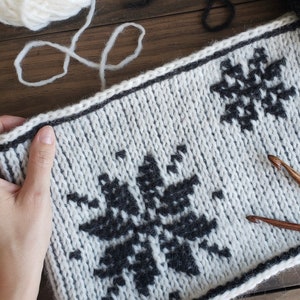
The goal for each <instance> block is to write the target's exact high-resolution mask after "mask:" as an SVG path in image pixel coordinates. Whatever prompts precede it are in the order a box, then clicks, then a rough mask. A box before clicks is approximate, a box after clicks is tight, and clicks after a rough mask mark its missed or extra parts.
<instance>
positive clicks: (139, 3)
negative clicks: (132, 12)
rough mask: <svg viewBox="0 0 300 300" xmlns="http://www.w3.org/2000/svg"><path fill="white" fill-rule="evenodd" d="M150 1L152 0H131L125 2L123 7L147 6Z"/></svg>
mask: <svg viewBox="0 0 300 300" xmlns="http://www.w3.org/2000/svg"><path fill="white" fill-rule="evenodd" d="M152 1H153V0H137V1H132V2H129V3H126V4H125V5H124V8H141V7H145V6H147V5H148V4H150V3H151V2H152Z"/></svg>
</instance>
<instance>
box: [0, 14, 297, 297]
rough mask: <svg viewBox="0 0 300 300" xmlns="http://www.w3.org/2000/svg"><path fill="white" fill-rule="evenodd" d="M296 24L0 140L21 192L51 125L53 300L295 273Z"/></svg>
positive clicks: (220, 46)
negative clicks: (282, 225)
mask: <svg viewBox="0 0 300 300" xmlns="http://www.w3.org/2000/svg"><path fill="white" fill-rule="evenodd" d="M299 27H300V22H299V21H297V20H296V19H295V17H294V16H287V17H284V18H282V19H280V20H278V21H275V22H273V23H271V24H269V25H266V26H262V27H259V28H257V29H254V30H251V31H248V32H246V33H243V34H240V35H238V36H236V37H233V38H230V39H228V40H225V41H223V42H220V43H217V44H215V45H213V46H211V47H209V48H207V49H205V50H203V51H200V52H198V53H196V54H194V55H191V56H189V57H186V58H183V59H181V60H178V61H175V62H173V63H171V64H168V65H166V66H163V67H161V68H158V69H156V70H154V71H150V72H148V73H146V74H144V75H141V76H139V77H137V78H135V79H132V80H130V81H127V82H123V83H122V84H121V85H118V86H115V87H113V88H111V89H109V90H107V91H105V92H103V93H99V94H96V95H95V96H94V97H92V98H90V99H87V100H85V101H83V102H81V103H79V104H77V105H74V106H71V107H67V108H65V109H63V110H58V111H56V112H50V113H48V114H43V115H40V116H37V117H36V118H33V119H31V120H29V121H28V122H27V123H26V124H24V125H23V126H22V127H20V128H17V129H15V130H14V131H13V132H11V133H8V134H5V135H3V136H1V138H0V166H1V167H0V168H1V169H0V170H1V173H2V175H3V176H4V177H5V178H6V179H8V180H10V181H12V182H15V183H17V184H21V183H22V182H23V180H24V177H25V173H26V161H27V153H28V147H29V144H30V141H31V139H32V137H33V136H34V134H35V133H36V131H37V130H38V128H40V127H41V126H43V125H45V124H51V125H53V126H54V129H55V132H56V136H57V141H58V142H57V154H56V160H55V164H54V168H53V180H52V187H51V193H52V198H53V205H54V232H53V236H52V240H51V246H50V249H49V251H48V254H47V258H46V266H47V270H48V274H49V277H50V280H51V283H52V286H53V288H54V292H55V295H56V296H57V298H58V299H64V300H67V299H78V300H85V299H89V300H91V299H102V300H104V299H184V300H187V299H226V300H227V299H231V298H233V297H235V296H237V295H240V294H241V293H243V292H245V291H247V290H249V289H251V288H253V287H254V286H255V285H256V284H258V283H259V282H261V281H262V280H264V279H267V278H269V277H270V276H272V275H274V274H276V273H277V272H279V271H280V270H283V269H285V268H287V267H291V266H293V265H295V264H297V263H300V254H299V253H300V247H299V243H300V233H297V232H292V231H287V230H280V229H278V228H274V227H272V226H269V225H266V224H252V223H250V222H248V221H247V219H246V215H252V214H254V215H262V216H265V217H270V218H276V219H280V220H288V221H291V222H299V220H300V211H299V209H298V207H299V187H298V186H297V185H296V183H295V182H294V181H292V180H291V179H290V178H288V177H286V176H284V175H283V174H282V173H278V171H277V172H276V170H274V167H273V166H272V165H271V164H270V163H269V162H268V161H267V158H266V156H267V154H268V153H271V154H276V155H278V156H279V157H280V158H282V159H283V160H285V161H287V162H289V163H290V164H291V165H292V166H294V167H297V166H299V161H300V150H299V149H300V147H299V132H300V130H299V129H300V122H299V112H300V105H299V101H300V98H299V86H300V83H299V82H300V81H299V78H300V68H299V57H300V55H299V54H300V53H299V51H300V46H299V45H300V41H299V37H300V28H299Z"/></svg>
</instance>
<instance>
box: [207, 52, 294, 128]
mask: <svg viewBox="0 0 300 300" xmlns="http://www.w3.org/2000/svg"><path fill="white" fill-rule="evenodd" d="M285 64H286V60H285V58H281V59H278V60H275V61H274V62H272V63H268V56H267V55H266V51H265V49H264V48H256V49H255V50H254V54H253V57H252V58H251V59H249V60H248V69H249V72H248V74H247V75H245V74H244V72H243V69H242V65H241V64H237V65H233V64H232V62H231V60H230V59H227V60H225V61H223V62H222V63H221V65H220V69H221V72H222V79H221V81H220V82H217V83H216V84H214V85H212V86H211V88H210V89H211V91H212V92H217V93H219V94H220V96H221V97H222V98H223V99H224V100H225V101H226V102H227V104H226V105H225V112H224V114H223V115H222V116H221V121H225V122H228V123H232V120H233V119H236V120H237V121H238V123H239V124H240V126H241V129H242V130H245V129H246V130H253V121H254V120H257V119H258V113H257V109H258V107H259V106H261V107H262V108H263V110H264V112H265V113H268V114H271V115H274V116H275V117H281V118H286V113H285V110H284V105H283V101H284V100H289V99H290V97H291V96H293V95H295V88H294V87H291V88H288V89H286V88H285V86H284V84H283V82H282V81H281V77H282V74H281V72H282V71H281V68H282V67H283V66H285ZM228 100H231V101H230V102H229V103H228Z"/></svg>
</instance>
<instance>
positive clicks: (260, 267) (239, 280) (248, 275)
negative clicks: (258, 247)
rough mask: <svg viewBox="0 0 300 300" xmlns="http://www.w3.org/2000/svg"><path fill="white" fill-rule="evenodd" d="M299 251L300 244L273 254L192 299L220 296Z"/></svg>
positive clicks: (201, 299) (200, 299)
mask: <svg viewBox="0 0 300 300" xmlns="http://www.w3.org/2000/svg"><path fill="white" fill-rule="evenodd" d="M299 252H300V246H297V247H295V248H291V249H290V250H288V251H286V252H284V253H282V254H280V255H278V256H275V257H273V258H271V259H269V260H267V261H266V262H264V263H261V264H259V265H258V266H257V267H256V268H254V269H252V270H251V271H249V272H246V273H244V274H243V275H242V276H241V277H239V278H234V279H233V280H231V281H228V282H227V283H226V284H224V285H220V286H217V287H216V288H213V289H211V290H209V291H208V292H207V293H206V294H205V295H204V296H201V297H199V298H195V299H194V300H208V299H211V298H213V297H216V296H221V295H222V294H223V293H225V292H226V291H229V290H233V289H234V288H237V287H240V286H241V285H242V284H244V283H246V282H247V281H249V280H250V279H251V278H253V277H255V276H256V275H258V274H260V273H262V272H264V271H266V270H268V269H269V268H270V267H272V266H275V265H276V264H278V263H280V262H282V261H286V260H288V259H290V258H293V257H295V256H297V255H298V254H299ZM245 292H246V291H245Z"/></svg>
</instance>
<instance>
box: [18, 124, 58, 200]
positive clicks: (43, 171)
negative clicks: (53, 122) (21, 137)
mask: <svg viewBox="0 0 300 300" xmlns="http://www.w3.org/2000/svg"><path fill="white" fill-rule="evenodd" d="M54 155H55V135H54V131H53V129H52V127H51V126H45V127H43V128H42V129H40V130H39V131H38V133H37V134H36V136H35V138H34V139H33V141H32V144H31V147H30V151H29V160H28V166H27V175H26V179H25V182H24V184H23V187H22V189H21V190H22V194H23V195H24V196H28V197H34V198H35V197H36V196H39V197H43V195H44V194H46V195H47V196H48V195H49V193H50V177H51V169H52V166H53V160H54Z"/></svg>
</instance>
